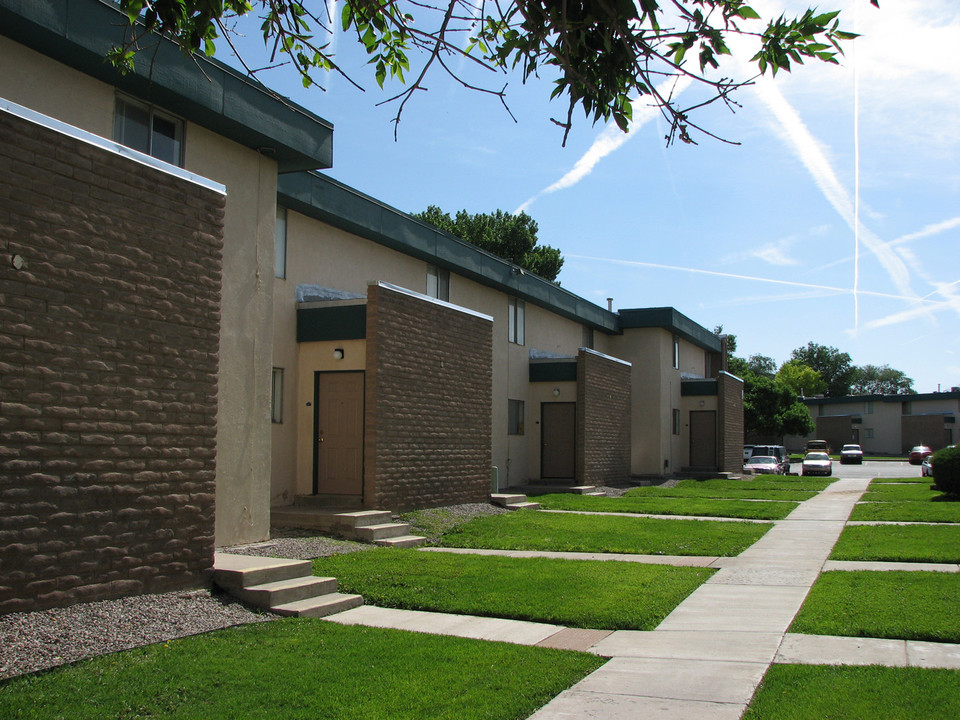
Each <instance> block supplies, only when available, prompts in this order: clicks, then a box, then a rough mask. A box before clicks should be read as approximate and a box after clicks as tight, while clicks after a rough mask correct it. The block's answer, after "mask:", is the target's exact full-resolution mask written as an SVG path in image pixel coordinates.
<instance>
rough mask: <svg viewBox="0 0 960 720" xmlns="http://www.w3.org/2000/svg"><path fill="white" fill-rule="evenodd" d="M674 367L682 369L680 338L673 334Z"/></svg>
mask: <svg viewBox="0 0 960 720" xmlns="http://www.w3.org/2000/svg"><path fill="white" fill-rule="evenodd" d="M673 367H675V368H676V369H677V370H679V369H680V338H679V337H678V336H677V335H674V336H673Z"/></svg>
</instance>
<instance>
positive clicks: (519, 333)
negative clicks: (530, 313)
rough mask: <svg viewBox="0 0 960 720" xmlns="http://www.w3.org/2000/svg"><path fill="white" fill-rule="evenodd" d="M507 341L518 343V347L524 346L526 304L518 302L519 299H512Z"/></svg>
mask: <svg viewBox="0 0 960 720" xmlns="http://www.w3.org/2000/svg"><path fill="white" fill-rule="evenodd" d="M507 314H508V317H507V339H508V340H509V341H510V342H512V343H516V344H517V345H523V343H524V333H523V330H524V320H523V314H524V302H523V300H518V299H517V298H510V301H509V307H508V311H507Z"/></svg>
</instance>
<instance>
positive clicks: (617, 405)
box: [577, 350, 631, 485]
mask: <svg viewBox="0 0 960 720" xmlns="http://www.w3.org/2000/svg"><path fill="white" fill-rule="evenodd" d="M630 388H631V383H630V366H629V365H627V364H625V363H621V362H617V361H616V360H611V359H610V358H607V357H604V356H603V355H599V354H597V353H592V352H586V351H584V350H581V351H580V354H579V355H578V356H577V480H578V481H580V482H583V483H589V484H591V485H606V484H608V483H615V482H625V481H627V480H629V479H630V412H631V406H630V398H631V389H630Z"/></svg>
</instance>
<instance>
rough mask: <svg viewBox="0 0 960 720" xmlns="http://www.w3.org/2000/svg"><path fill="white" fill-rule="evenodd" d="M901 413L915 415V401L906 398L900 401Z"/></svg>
mask: <svg viewBox="0 0 960 720" xmlns="http://www.w3.org/2000/svg"><path fill="white" fill-rule="evenodd" d="M900 414H901V415H913V403H912V402H910V401H909V400H906V401H904V402H902V403H900Z"/></svg>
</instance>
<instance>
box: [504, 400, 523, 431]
mask: <svg viewBox="0 0 960 720" xmlns="http://www.w3.org/2000/svg"><path fill="white" fill-rule="evenodd" d="M507 405H508V406H507V435H523V400H508V401H507Z"/></svg>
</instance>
